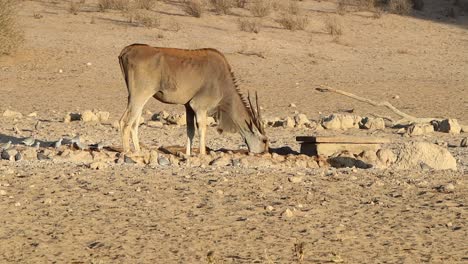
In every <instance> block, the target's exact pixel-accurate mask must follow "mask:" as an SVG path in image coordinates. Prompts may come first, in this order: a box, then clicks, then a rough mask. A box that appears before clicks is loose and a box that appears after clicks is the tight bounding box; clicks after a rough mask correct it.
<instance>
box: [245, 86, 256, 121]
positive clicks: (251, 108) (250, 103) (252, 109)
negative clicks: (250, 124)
mask: <svg viewBox="0 0 468 264" xmlns="http://www.w3.org/2000/svg"><path fill="white" fill-rule="evenodd" d="M247 100H248V101H249V107H250V110H251V111H252V114H253V117H254V119H256V117H255V116H256V114H257V113H256V112H255V108H254V107H253V104H252V100H251V99H250V91H248V92H247ZM254 121H255V120H254Z"/></svg>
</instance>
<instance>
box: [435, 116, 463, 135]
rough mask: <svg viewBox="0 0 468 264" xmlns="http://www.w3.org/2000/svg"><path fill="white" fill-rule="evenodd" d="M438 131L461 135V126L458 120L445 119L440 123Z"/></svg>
mask: <svg viewBox="0 0 468 264" xmlns="http://www.w3.org/2000/svg"><path fill="white" fill-rule="evenodd" d="M437 131H440V132H445V133H451V134H460V132H461V126H460V125H459V124H458V121H457V119H444V120H442V121H440V122H439V126H438V130H437Z"/></svg>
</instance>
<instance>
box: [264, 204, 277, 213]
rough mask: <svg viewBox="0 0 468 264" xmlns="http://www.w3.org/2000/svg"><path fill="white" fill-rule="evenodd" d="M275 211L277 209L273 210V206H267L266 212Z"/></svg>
mask: <svg viewBox="0 0 468 264" xmlns="http://www.w3.org/2000/svg"><path fill="white" fill-rule="evenodd" d="M274 209H275V208H273V206H271V205H268V206H265V210H267V211H270V212H271V211H273V210H274Z"/></svg>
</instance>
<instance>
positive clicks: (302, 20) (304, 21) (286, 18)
mask: <svg viewBox="0 0 468 264" xmlns="http://www.w3.org/2000/svg"><path fill="white" fill-rule="evenodd" d="M277 22H278V23H279V24H280V25H281V26H282V27H283V28H285V29H288V30H304V29H305V28H306V27H307V25H308V24H309V19H308V18H307V17H306V16H300V15H293V14H290V13H284V14H282V15H281V18H280V19H278V20H277Z"/></svg>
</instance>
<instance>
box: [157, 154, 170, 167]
mask: <svg viewBox="0 0 468 264" xmlns="http://www.w3.org/2000/svg"><path fill="white" fill-rule="evenodd" d="M158 164H159V165H161V166H169V165H171V162H170V161H169V159H168V158H166V157H165V156H162V155H161V156H159V157H158Z"/></svg>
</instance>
